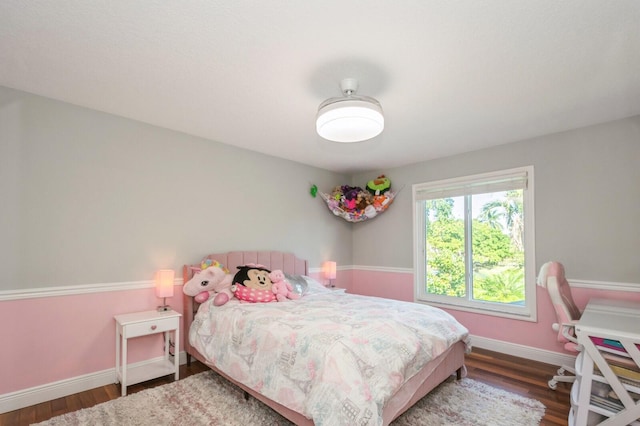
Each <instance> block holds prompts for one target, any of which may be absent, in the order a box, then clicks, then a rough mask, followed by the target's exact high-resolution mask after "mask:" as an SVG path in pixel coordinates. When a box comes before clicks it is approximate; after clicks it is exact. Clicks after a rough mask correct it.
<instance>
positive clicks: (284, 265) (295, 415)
mask: <svg viewBox="0 0 640 426" xmlns="http://www.w3.org/2000/svg"><path fill="white" fill-rule="evenodd" d="M205 259H212V260H217V261H218V262H220V263H222V264H223V265H225V266H226V267H227V268H228V269H229V271H230V272H231V273H234V271H235V270H236V267H237V266H241V265H245V264H247V263H257V264H262V265H264V266H266V267H267V268H268V269H281V270H282V271H284V272H286V273H289V274H297V275H308V272H309V268H308V264H307V261H306V260H302V259H299V258H297V257H296V256H295V255H293V254H291V253H283V252H278V251H235V252H228V253H218V254H210V255H208V256H206V257H205V258H204V259H203V260H205ZM199 267H200V264H195V265H184V267H183V269H182V275H183V279H184V282H185V283H186V282H187V281H189V280H190V279H191V277H193V272H194V270H193V269H192V268H199ZM183 297H184V299H183V300H184V334H183V336H185V344H184V348H185V352H186V353H187V365H190V364H191V357H194V358H196V359H197V360H198V361H200V362H202V363H203V364H205V365H207V366H208V367H209V368H211V369H212V370H213V371H215V372H216V373H218V374H220V375H221V376H222V377H224V378H225V379H227V380H228V381H230V382H231V383H233V384H235V385H236V386H238V387H239V388H241V389H242V390H243V391H244V392H245V397H248V395H251V396H253V397H254V398H256V399H257V400H259V401H261V402H263V403H264V404H266V405H267V406H269V407H271V408H272V409H273V410H275V411H276V412H278V413H279V414H280V415H282V416H284V417H285V418H287V419H288V420H290V421H291V422H293V423H294V424H296V425H298V426H311V425H313V421H312V420H311V419H308V418H306V417H305V416H304V415H302V414H301V413H299V412H297V411H294V410H291V409H290V408H287V407H285V406H284V405H282V404H279V403H277V402H275V401H272V400H271V399H269V398H267V397H265V396H264V395H261V394H260V393H258V392H257V391H255V390H254V389H250V388H248V387H247V386H245V385H243V384H242V383H238V382H237V381H235V380H233V379H232V378H230V377H229V376H227V375H226V374H225V373H223V372H222V371H220V370H218V368H216V366H215V365H213V364H210V363H208V362H207V360H206V359H205V358H204V356H202V355H201V354H200V353H199V352H198V351H197V350H196V349H195V348H194V347H192V346H191V344H190V343H189V328H190V327H191V323H192V322H193V320H194V317H195V314H196V312H197V311H198V306H199V304H198V303H197V302H196V301H194V300H193V297H191V296H187V295H183ZM465 351H466V346H465V344H464V343H463V342H457V343H456V344H454V345H453V346H451V348H449V349H448V350H447V351H446V352H444V353H443V354H441V355H440V356H438V357H437V358H435V359H433V360H432V361H431V362H429V363H428V364H427V365H426V366H425V367H424V368H423V369H422V370H421V371H420V372H419V373H418V374H416V375H415V376H413V377H412V378H411V379H409V380H408V381H407V383H405V384H404V386H403V387H402V388H400V389H399V390H398V391H397V392H396V394H395V395H394V396H393V397H392V398H391V399H390V400H389V401H388V402H387V405H385V407H384V409H383V424H384V425H388V424H389V423H391V422H392V421H393V420H394V419H396V418H397V417H398V416H400V415H401V414H402V413H404V412H405V411H406V410H407V409H409V408H410V407H411V406H412V405H413V404H415V403H416V402H418V401H419V400H420V399H422V398H423V397H424V396H425V395H426V394H427V393H429V392H430V391H431V390H432V389H434V388H435V387H436V386H438V385H439V384H440V383H442V382H443V381H445V380H446V379H448V378H449V377H450V376H451V375H452V374H453V373H455V374H456V379H458V380H460V378H461V377H462V371H463V369H464V354H465Z"/></svg>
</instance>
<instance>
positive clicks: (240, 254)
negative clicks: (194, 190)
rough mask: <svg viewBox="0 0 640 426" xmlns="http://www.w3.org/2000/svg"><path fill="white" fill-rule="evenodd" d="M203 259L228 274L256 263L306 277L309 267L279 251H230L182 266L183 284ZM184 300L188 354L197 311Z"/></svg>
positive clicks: (188, 300) (195, 304) (191, 298)
mask: <svg viewBox="0 0 640 426" xmlns="http://www.w3.org/2000/svg"><path fill="white" fill-rule="evenodd" d="M205 259H212V260H217V261H218V262H220V263H222V264H223V265H224V266H226V267H227V268H228V269H229V273H230V274H235V273H236V272H237V270H238V269H237V268H238V266H242V265H246V264H247V263H257V264H261V265H264V266H265V267H266V268H267V269H271V270H273V269H280V270H282V271H283V272H286V273H288V274H296V275H308V272H309V266H308V263H307V261H306V260H303V259H299V258H298V257H296V256H295V255H294V254H291V253H283V252H280V251H231V252H227V253H216V254H210V255H208V256H205V257H203V258H202V259H201V261H200V262H198V263H196V264H193V265H184V267H183V268H182V278H183V280H184V281H183V282H184V283H186V282H187V281H189V280H190V279H191V277H193V269H192V268H199V267H200V263H201V262H202V261H203V260H205ZM183 300H184V334H183V336H184V340H185V342H184V343H185V344H184V348H185V350H186V352H187V353H188V354H190V353H192V348H191V345H190V344H189V328H190V327H191V323H192V322H193V318H194V316H195V313H196V312H197V311H198V303H196V302H195V301H194V300H193V297H191V296H187V295H185V294H183Z"/></svg>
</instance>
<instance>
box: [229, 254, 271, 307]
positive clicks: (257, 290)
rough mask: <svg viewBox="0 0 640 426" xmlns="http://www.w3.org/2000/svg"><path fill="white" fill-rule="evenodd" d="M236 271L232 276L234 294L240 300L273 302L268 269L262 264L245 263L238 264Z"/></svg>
mask: <svg viewBox="0 0 640 426" xmlns="http://www.w3.org/2000/svg"><path fill="white" fill-rule="evenodd" d="M238 269H239V270H238V272H236V275H235V276H234V277H233V283H234V284H235V286H236V287H235V291H234V295H235V296H236V298H238V299H240V301H241V302H251V303H258V302H273V301H274V300H276V296H275V294H273V291H272V290H271V287H272V285H273V284H272V282H271V279H270V278H269V274H270V273H271V271H270V270H268V269H267V268H265V267H264V266H263V265H256V264H247V265H243V266H238Z"/></svg>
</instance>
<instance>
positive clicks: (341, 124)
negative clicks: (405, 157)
mask: <svg viewBox="0 0 640 426" xmlns="http://www.w3.org/2000/svg"><path fill="white" fill-rule="evenodd" d="M340 88H341V89H342V93H343V94H344V96H343V97H340V98H329V99H327V100H326V101H324V102H323V103H321V104H320V106H319V107H318V115H317V117H316V130H317V131H318V134H319V135H320V136H322V137H323V138H325V139H328V140H330V141H334V142H361V141H366V140H367V139H371V138H373V137H376V136H378V135H379V134H380V133H382V130H383V129H384V115H382V107H381V106H380V102H378V101H377V100H375V99H373V98H370V97H368V96H358V95H356V91H357V90H358V80H356V79H355V78H345V79H344V80H342V82H341V83H340Z"/></svg>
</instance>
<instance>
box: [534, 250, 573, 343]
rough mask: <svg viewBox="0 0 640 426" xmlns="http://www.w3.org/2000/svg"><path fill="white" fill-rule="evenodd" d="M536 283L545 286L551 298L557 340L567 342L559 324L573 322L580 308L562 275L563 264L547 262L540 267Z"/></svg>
mask: <svg viewBox="0 0 640 426" xmlns="http://www.w3.org/2000/svg"><path fill="white" fill-rule="evenodd" d="M538 285H539V286H541V287H546V288H547V291H548V292H549V297H550V298H551V303H552V304H553V308H554V309H555V311H556V317H557V320H558V323H559V324H554V327H553V329H554V330H556V331H558V341H560V342H568V339H567V338H566V337H565V336H564V335H563V334H562V326H561V324H571V323H572V322H573V323H575V322H576V321H578V320H579V319H580V310H579V309H578V307H577V306H576V303H575V302H574V301H573V297H572V296H571V287H570V286H569V282H567V279H566V278H565V276H564V266H562V263H560V262H547V263H545V264H544V265H542V268H540V274H539V275H538Z"/></svg>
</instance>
